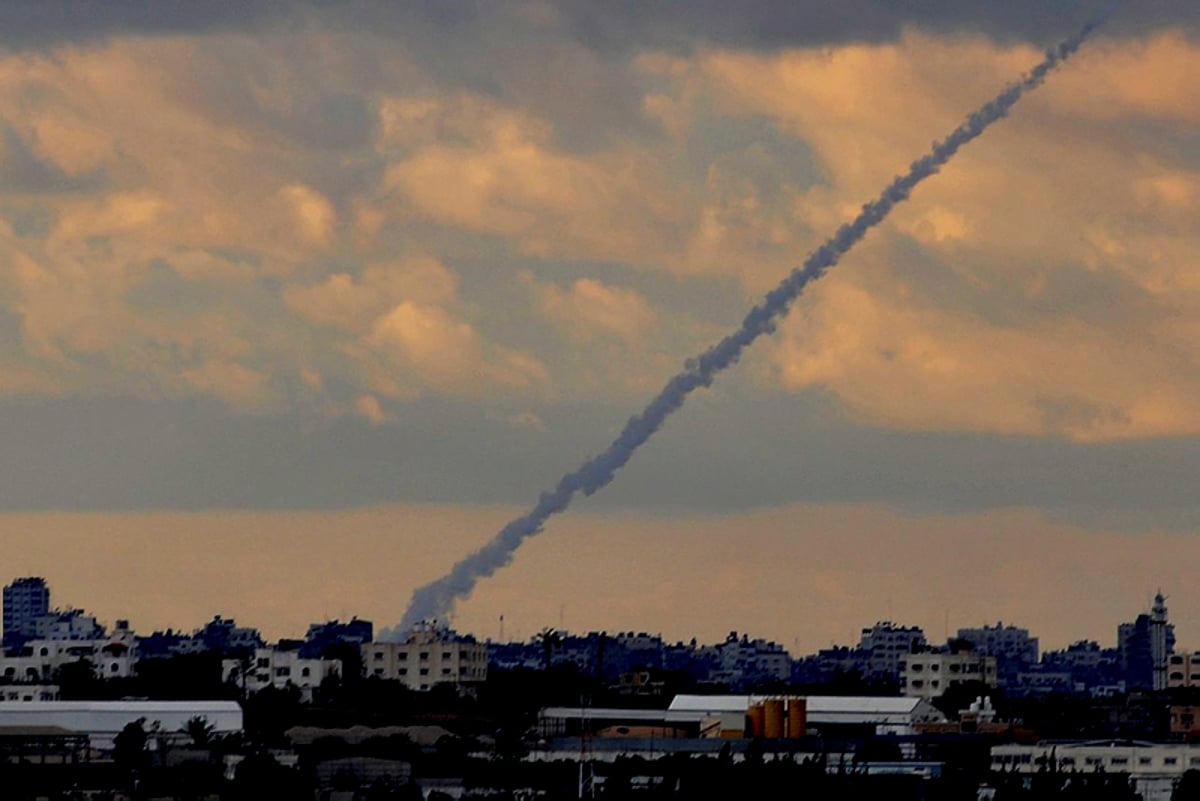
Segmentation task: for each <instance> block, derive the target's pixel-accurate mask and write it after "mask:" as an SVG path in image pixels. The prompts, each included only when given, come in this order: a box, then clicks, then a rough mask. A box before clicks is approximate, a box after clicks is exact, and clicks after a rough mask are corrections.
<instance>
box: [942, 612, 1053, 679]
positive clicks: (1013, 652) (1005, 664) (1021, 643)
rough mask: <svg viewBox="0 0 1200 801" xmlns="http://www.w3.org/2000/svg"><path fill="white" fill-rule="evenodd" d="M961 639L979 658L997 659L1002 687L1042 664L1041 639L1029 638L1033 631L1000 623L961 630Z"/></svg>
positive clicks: (997, 669)
mask: <svg viewBox="0 0 1200 801" xmlns="http://www.w3.org/2000/svg"><path fill="white" fill-rule="evenodd" d="M958 639H960V640H966V641H968V642H970V643H971V646H972V648H973V650H974V651H975V653H977V654H984V655H985V656H994V657H996V678H997V682H998V683H999V684H1000V686H1002V687H1003V686H1008V685H1010V684H1014V683H1015V682H1016V679H1017V676H1018V675H1019V674H1021V673H1024V672H1026V671H1028V670H1029V669H1030V668H1032V667H1033V666H1034V665H1036V664H1038V639H1037V637H1030V636H1029V629H1023V628H1019V627H1017V626H1013V625H1008V626H1006V625H1004V623H1003V622H1001V621H997V622H996V625H995V626H988V625H986V624H985V625H983V626H981V627H979V628H965V629H959V630H958Z"/></svg>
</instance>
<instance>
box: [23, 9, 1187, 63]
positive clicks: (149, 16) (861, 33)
mask: <svg viewBox="0 0 1200 801" xmlns="http://www.w3.org/2000/svg"><path fill="white" fill-rule="evenodd" d="M1101 5H1102V4H1101V3H1098V2H1094V1H1093V0H1069V1H1067V2H1055V3H1047V2H1045V0H1010V2H1005V3H996V2H991V1H990V0H988V1H986V2H955V1H954V0H908V1H907V2H900V1H899V0H742V2H738V3H736V4H734V3H729V2H726V0H660V2H639V0H609V2H599V1H598V0H561V2H550V3H546V4H545V5H544V8H545V9H548V12H547V13H543V14H542V15H541V18H542V19H543V24H545V25H549V26H551V27H555V28H557V29H558V31H559V32H563V33H567V34H569V35H570V36H571V37H572V38H573V39H575V40H576V41H578V42H580V43H583V44H585V45H587V46H589V47H591V48H594V49H597V50H601V51H630V50H637V49H641V48H646V47H652V48H667V49H687V48H689V47H691V46H693V45H695V44H696V43H709V44H719V45H730V46H738V47H750V48H778V47H785V46H791V45H813V44H820V43H826V42H828V43H836V42H844V41H849V40H865V41H878V40H884V39H889V38H892V37H894V36H895V35H896V34H897V33H898V32H899V31H900V30H901V28H903V27H904V26H905V25H919V26H922V27H924V28H927V29H932V30H939V31H946V32H955V31H959V32H976V33H984V34H987V35H990V36H995V37H998V38H1016V39H1025V40H1029V41H1033V42H1038V43H1042V42H1049V41H1051V40H1053V39H1054V37H1055V36H1057V35H1060V34H1061V32H1062V31H1063V30H1064V29H1066V28H1069V27H1071V26H1072V25H1075V24H1078V23H1079V22H1080V21H1081V20H1082V19H1084V18H1086V17H1088V16H1090V15H1091V14H1094V13H1095V12H1096V11H1097V10H1098V8H1099V7H1100V6H1101ZM1128 5H1129V8H1128V9H1126V10H1125V11H1124V12H1123V13H1122V14H1121V15H1120V17H1121V19H1118V20H1116V21H1115V22H1114V25H1113V26H1111V27H1110V30H1109V33H1110V34H1114V35H1121V34H1128V33H1139V32H1145V31H1149V30H1153V29H1154V28H1157V27H1159V26H1162V25H1171V26H1173V27H1178V26H1181V25H1183V26H1188V27H1190V28H1192V29H1195V27H1196V26H1197V25H1198V24H1200V6H1198V5H1197V4H1196V3H1192V2H1186V1H1185V0H1158V2H1141V3H1130V4H1128ZM521 9H522V5H521V4H519V3H493V2H486V0H470V1H468V0H464V1H463V2H441V1H440V0H416V1H414V2H403V3H387V2H382V0H371V1H369V2H352V1H351V0H330V1H329V2H319V1H317V0H314V1H313V2H308V3H290V4H289V3H278V2H267V0H237V2H233V1H232V0H212V2H204V3H196V2H187V1H186V0H109V2H105V3H84V2H80V1H79V0H8V2H5V3H3V4H0V42H3V43H4V44H6V45H8V46H10V47H39V46H43V45H47V44H51V43H54V42H63V41H87V40H90V39H94V38H97V37H104V36H109V35H121V34H151V35H153V34H178V33H204V32H210V31H222V30H244V29H253V28H259V27H262V26H270V25H278V24H294V23H295V22H297V21H303V20H311V21H313V22H317V23H319V24H321V25H322V26H328V27H332V28H342V29H364V30H373V31H378V32H385V33H389V34H391V35H397V36H401V37H402V38H409V37H411V38H412V40H413V41H414V42H415V43H419V42H420V41H421V40H422V39H423V38H424V41H426V42H429V43H433V42H431V41H430V40H429V39H428V38H427V37H428V36H429V35H431V34H433V35H436V34H439V33H440V34H441V35H443V36H446V37H451V39H448V40H443V41H444V42H445V41H450V42H452V40H453V38H455V37H462V36H464V35H466V36H468V37H469V38H470V39H471V40H472V41H474V42H475V43H476V44H481V45H482V46H484V47H487V42H489V41H493V42H494V41H497V40H499V39H501V38H502V37H499V36H497V32H498V30H502V29H503V28H507V27H510V26H519V25H524V24H530V23H529V20H530V17H529V16H525V15H523V14H522V13H521ZM498 26H499V27H498ZM414 34H415V35H414ZM433 41H437V40H436V39H435V40H433Z"/></svg>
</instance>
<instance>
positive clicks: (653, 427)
mask: <svg viewBox="0 0 1200 801" xmlns="http://www.w3.org/2000/svg"><path fill="white" fill-rule="evenodd" d="M1116 6H1117V3H1113V4H1112V5H1111V6H1109V8H1108V9H1107V10H1106V11H1104V12H1103V13H1102V14H1100V15H1099V16H1097V17H1096V18H1094V19H1093V20H1091V21H1090V22H1088V23H1087V24H1086V25H1084V26H1083V28H1082V29H1081V30H1080V31H1079V32H1078V33H1076V34H1075V35H1074V36H1072V37H1071V38H1069V39H1067V40H1066V41H1064V42H1062V43H1060V44H1059V45H1058V46H1057V47H1054V48H1051V49H1050V50H1047V51H1046V57H1045V58H1044V59H1043V60H1042V62H1041V63H1040V64H1038V65H1037V66H1036V67H1034V68H1033V69H1032V70H1031V71H1030V72H1029V73H1028V74H1027V75H1025V76H1024V77H1023V78H1022V79H1021V80H1019V81H1017V82H1015V83H1012V84H1010V85H1009V86H1008V87H1007V88H1006V89H1005V90H1004V91H1003V92H1001V93H1000V94H999V95H998V96H997V97H996V98H994V99H993V100H991V101H989V102H988V103H985V104H984V105H983V106H981V107H980V108H979V109H977V110H976V111H975V112H974V113H972V114H971V115H970V116H969V117H967V119H966V120H965V121H964V122H963V123H962V124H961V125H959V126H958V127H957V128H955V129H954V131H953V132H952V133H951V134H950V135H949V136H947V137H946V138H945V139H943V140H942V141H940V142H936V143H934V145H933V147H932V149H931V150H930V151H929V153H928V154H926V155H924V156H922V157H921V158H919V159H917V160H916V161H914V162H913V163H912V165H911V166H910V167H909V169H908V172H906V173H905V174H904V175H900V176H897V177H896V178H895V179H893V181H892V183H891V184H890V185H889V186H888V187H887V188H886V189H884V190H883V192H882V193H880V195H879V197H878V198H876V199H875V200H873V201H871V202H870V203H867V204H866V205H865V206H863V207H862V211H861V212H859V214H858V216H857V217H855V218H854V220H853V221H852V222H849V223H847V224H845V225H843V226H842V227H841V228H839V229H838V231H837V233H835V234H834V235H833V236H832V237H830V238H829V239H828V240H827V241H826V242H825V243H824V244H823V245H821V246H820V247H819V248H817V249H816V250H815V251H813V252H812V253H811V254H810V255H809V257H808V258H807V259H806V260H805V262H804V263H803V264H802V265H801V266H800V267H797V268H795V269H794V270H792V272H791V273H789V274H788V276H787V277H786V278H784V279H783V281H782V282H780V284H779V286H777V287H775V288H774V289H773V290H771V291H770V292H769V293H767V296H766V298H764V299H763V301H762V302H761V303H759V304H758V305H757V306H755V307H754V308H752V309H751V310H750V312H749V313H748V314H747V315H746V318H745V319H744V320H743V321H742V325H741V327H739V328H738V329H737V330H736V331H734V332H733V333H732V334H730V335H729V336H727V337H725V338H724V339H722V340H721V341H720V342H718V343H717V344H716V345H713V346H712V347H711V348H709V349H708V350H707V351H705V352H704V353H702V354H701V355H700V356H698V357H696V358H693V359H689V360H688V361H687V362H685V363H684V367H683V370H682V371H681V372H679V373H677V374H676V375H675V376H674V377H672V378H671V379H670V380H669V381H667V385H666V386H665V387H663V389H662V391H661V392H659V393H658V395H657V396H656V397H655V398H654V399H653V400H651V401H650V403H649V404H648V405H647V406H646V408H644V409H643V410H642V412H641V413H640V414H636V415H634V416H633V417H631V418H629V421H628V422H627V423H626V424H625V428H624V429H622V431H621V433H620V435H619V436H618V437H617V438H616V440H614V441H613V443H612V444H611V445H609V446H608V448H607V449H606V450H605V451H604V452H603V453H601V454H600V455H598V456H594V457H592V458H591V459H589V460H587V461H586V462H584V463H583V464H582V465H581V466H580V467H579V468H578V469H576V470H574V471H572V472H570V473H567V474H566V475H565V476H563V477H562V478H561V479H559V481H558V485H557V486H555V488H554V489H553V490H550V491H549V492H543V493H542V494H541V496H540V497H539V498H538V502H537V504H536V505H534V507H533V508H532V509H530V510H529V511H528V512H526V513H525V514H524V515H522V516H521V517H518V518H517V519H516V520H513V521H512V522H510V523H509V524H508V525H506V526H505V527H504V528H502V529H500V532H499V533H498V534H496V536H495V537H493V538H492V540H491V541H490V542H488V543H487V544H486V545H484V546H483V547H482V548H480V549H479V550H477V551H475V552H474V553H472V554H470V555H469V556H467V557H466V558H464V559H462V560H461V561H460V562H458V563H457V564H455V565H454V567H453V568H451V570H450V572H449V573H448V574H446V575H445V576H443V577H442V578H439V579H437V580H436V581H433V582H431V583H429V584H426V585H425V586H423V587H419V588H418V589H417V590H416V591H415V592H414V593H413V596H412V600H411V601H409V605H408V610H407V611H406V612H405V613H404V618H403V620H402V621H401V623H400V626H399V629H398V630H397V633H402V632H405V631H407V630H408V629H409V628H411V627H412V626H413V625H415V624H417V623H419V622H420V621H422V620H429V619H433V618H441V617H444V616H445V615H446V614H447V613H449V612H450V611H451V610H452V609H453V607H454V602H455V600H456V599H458V598H462V597H464V596H466V595H468V594H469V593H470V592H471V590H472V589H474V587H475V584H476V583H477V582H478V581H479V580H480V579H482V578H487V577H488V576H490V575H492V574H493V573H495V572H496V571H497V570H499V569H500V568H502V567H504V566H505V565H507V564H508V563H509V562H511V561H512V558H513V553H514V552H515V551H516V550H517V548H518V547H520V545H521V543H522V542H524V541H525V539H526V538H527V537H531V536H533V535H534V534H537V533H539V532H540V531H541V530H542V526H543V525H544V524H545V522H546V520H547V519H548V518H549V517H550V516H551V515H554V514H557V513H558V512H561V511H563V510H564V509H566V508H567V506H568V505H570V503H571V501H572V500H573V499H574V498H575V496H576V495H577V494H578V493H580V492H582V493H583V494H584V495H591V494H592V493H594V492H596V491H597V490H599V489H601V488H603V487H604V486H606V485H607V484H608V483H609V482H610V481H612V480H613V476H614V474H615V473H616V472H617V470H619V469H620V468H621V467H623V466H624V465H625V463H626V462H628V461H629V458H630V457H631V456H633V452H634V451H635V450H637V448H638V446H640V445H641V444H642V443H644V442H645V441H646V440H648V439H649V438H650V437H651V435H653V434H654V432H656V431H658V429H659V428H661V427H662V424H663V423H664V422H665V421H666V419H667V417H669V416H670V414H671V413H672V412H674V411H675V410H676V409H678V408H679V407H680V406H682V405H683V402H684V400H686V399H687V397H688V395H690V394H691V393H692V392H693V391H695V390H696V389H699V388H700V387H707V386H709V385H710V384H711V383H712V382H713V379H714V378H716V375H717V373H719V372H721V371H722V370H724V369H725V368H726V367H729V366H730V365H731V364H733V363H734V362H736V361H737V360H738V358H739V357H740V356H741V355H742V351H743V350H745V349H746V348H747V347H748V346H749V345H750V344H751V343H752V342H754V340H756V339H758V338H759V337H760V336H762V335H763V334H769V333H771V332H773V331H774V330H775V325H776V323H777V322H778V321H779V319H780V318H781V317H782V316H783V315H784V314H786V313H787V310H788V308H789V307H790V306H791V304H792V301H794V300H795V299H796V298H797V296H799V294H800V293H801V292H802V291H803V290H804V288H805V287H806V286H808V284H809V283H811V282H812V281H815V280H816V279H818V278H820V277H821V276H822V275H824V274H825V272H826V271H827V270H828V269H829V268H830V267H832V266H833V265H835V264H837V262H838V260H839V259H840V258H841V257H842V256H843V255H844V254H845V253H846V252H847V251H848V250H850V248H852V247H854V245H855V244H856V243H857V242H858V241H859V240H860V239H862V238H863V236H864V235H866V233H867V231H869V230H870V229H871V228H873V227H874V226H876V225H878V224H879V223H880V222H882V221H883V220H884V218H885V217H887V215H888V213H889V212H890V211H891V210H892V207H894V206H895V205H896V204H897V203H899V202H901V201H903V200H905V199H907V198H908V195H909V193H910V192H911V191H912V190H913V188H914V187H915V186H916V185H917V184H919V183H920V182H921V181H923V180H925V179H926V178H928V177H930V176H931V175H933V174H934V173H936V172H937V171H938V169H939V168H941V166H942V165H943V164H945V163H946V162H947V161H949V160H950V158H951V157H952V156H953V155H954V154H955V153H957V152H958V150H959V148H961V147H962V146H963V145H965V144H966V143H967V142H970V141H971V140H972V139H974V138H975V137H977V136H979V135H980V134H981V133H983V132H984V131H985V130H986V129H987V128H988V126H990V125H991V124H992V123H994V122H996V121H998V120H1000V119H1001V118H1002V117H1004V116H1005V115H1006V114H1007V113H1008V111H1009V109H1011V108H1012V107H1013V106H1014V105H1016V103H1017V101H1018V100H1020V99H1021V97H1022V96H1023V95H1024V94H1025V93H1026V92H1028V91H1030V90H1031V89H1035V88H1037V87H1038V86H1039V85H1040V84H1041V83H1042V82H1043V81H1044V80H1045V79H1046V76H1047V75H1049V74H1050V72H1051V70H1053V69H1054V68H1055V67H1057V66H1058V65H1059V64H1061V63H1062V62H1063V61H1064V60H1066V59H1067V58H1068V57H1069V56H1070V55H1071V54H1072V53H1074V52H1075V51H1076V50H1078V49H1079V46H1080V45H1082V44H1083V42H1084V40H1085V39H1087V37H1088V36H1089V35H1090V34H1091V33H1092V32H1093V31H1094V30H1095V29H1096V28H1098V27H1099V26H1100V25H1101V24H1102V23H1103V22H1104V20H1105V19H1107V18H1108V16H1109V15H1110V14H1111V13H1112V12H1113V11H1114V10H1115V9H1116Z"/></svg>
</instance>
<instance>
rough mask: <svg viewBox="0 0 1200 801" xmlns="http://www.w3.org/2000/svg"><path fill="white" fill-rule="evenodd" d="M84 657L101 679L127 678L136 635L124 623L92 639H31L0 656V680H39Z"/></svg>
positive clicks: (133, 662)
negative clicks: (17, 649) (10, 653)
mask: <svg viewBox="0 0 1200 801" xmlns="http://www.w3.org/2000/svg"><path fill="white" fill-rule="evenodd" d="M81 660H87V661H88V662H89V663H91V665H92V668H93V669H94V670H95V672H96V676H97V677H98V678H102V679H113V678H127V677H129V676H132V675H133V674H134V669H135V667H136V665H137V650H136V639H135V636H134V633H133V632H132V631H131V630H130V629H129V628H128V626H125V627H122V628H118V629H116V630H115V631H113V633H112V636H110V637H103V638H100V639H93V640H32V641H30V642H27V643H25V646H24V647H23V648H22V649H21V651H20V653H19V655H16V656H3V657H0V680H3V681H6V682H9V683H12V682H26V683H28V682H43V681H48V680H50V679H52V678H54V673H55V671H57V670H58V669H59V668H61V667H62V666H64V665H67V664H70V663H72V662H79V661H81Z"/></svg>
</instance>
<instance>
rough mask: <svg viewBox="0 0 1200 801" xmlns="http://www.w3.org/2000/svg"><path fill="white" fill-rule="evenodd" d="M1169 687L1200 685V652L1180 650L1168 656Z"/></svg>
mask: <svg viewBox="0 0 1200 801" xmlns="http://www.w3.org/2000/svg"><path fill="white" fill-rule="evenodd" d="M1167 687H1170V688H1175V687H1200V653H1193V652H1191V651H1179V652H1177V653H1174V654H1171V655H1170V656H1169V657H1167Z"/></svg>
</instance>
